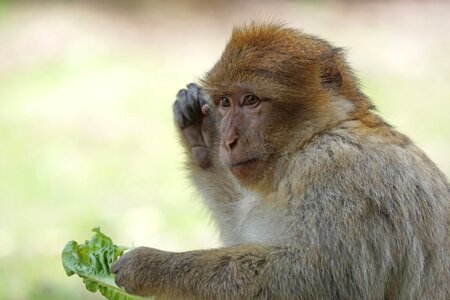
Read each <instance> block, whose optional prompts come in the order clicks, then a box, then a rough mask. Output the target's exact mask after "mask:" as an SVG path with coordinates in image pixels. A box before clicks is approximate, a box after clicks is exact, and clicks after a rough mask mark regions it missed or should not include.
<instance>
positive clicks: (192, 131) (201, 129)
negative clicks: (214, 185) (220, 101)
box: [173, 83, 212, 169]
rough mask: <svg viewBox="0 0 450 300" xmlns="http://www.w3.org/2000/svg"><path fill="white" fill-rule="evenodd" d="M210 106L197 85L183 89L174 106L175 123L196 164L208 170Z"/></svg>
mask: <svg viewBox="0 0 450 300" xmlns="http://www.w3.org/2000/svg"><path fill="white" fill-rule="evenodd" d="M209 111H210V108H209V105H208V104H207V102H206V95H205V93H204V91H203V90H202V89H201V88H200V87H199V86H198V85H197V84H195V83H190V84H188V86H187V89H181V90H180V91H179V92H178V94H177V100H176V101H175V103H174V104H173V113H174V115H175V122H176V124H177V126H178V127H179V128H180V130H181V132H182V135H183V137H184V139H185V140H186V142H187V144H188V146H189V148H190V149H191V155H192V160H193V161H194V163H196V164H197V165H199V166H200V167H202V168H203V169H206V168H207V167H209V166H210V165H211V160H210V157H209V147H210V146H211V134H212V122H211V119H210V116H209Z"/></svg>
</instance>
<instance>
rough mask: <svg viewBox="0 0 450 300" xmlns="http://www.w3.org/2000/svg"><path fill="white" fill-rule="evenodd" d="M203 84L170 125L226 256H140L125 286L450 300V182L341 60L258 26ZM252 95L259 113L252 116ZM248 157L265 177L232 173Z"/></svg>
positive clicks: (187, 96)
mask: <svg viewBox="0 0 450 300" xmlns="http://www.w3.org/2000/svg"><path fill="white" fill-rule="evenodd" d="M202 84H203V88H204V90H205V91H206V92H207V94H205V93H204V92H203V91H202V90H201V89H200V88H199V87H198V86H196V85H194V84H191V85H189V86H188V89H187V90H182V91H180V93H179V94H178V99H177V101H176V102H175V104H174V113H175V118H176V123H177V126H178V127H179V128H180V134H181V136H182V142H183V144H184V146H185V148H186V150H187V151H188V153H190V155H189V156H190V157H191V160H190V161H189V162H188V168H189V169H190V170H191V172H192V179H193V181H194V183H195V184H196V186H197V187H198V190H199V192H200V193H201V194H202V196H203V198H204V199H205V203H206V204H207V206H208V207H209V208H210V209H211V212H212V214H213V217H214V219H215V220H216V221H217V225H218V227H219V229H220V231H221V237H222V239H223V241H224V243H225V244H226V245H227V246H226V247H224V248H218V249H210V250H198V251H191V252H184V253H170V252H164V251H159V250H156V249H151V248H138V249H136V250H133V251H131V252H129V253H127V254H125V255H124V256H123V257H122V258H121V259H120V260H119V262H118V263H117V264H116V265H114V267H113V272H115V273H116V274H117V275H116V282H117V283H118V284H119V285H122V286H124V287H125V289H126V290H128V291H129V292H131V293H136V294H141V295H158V296H160V297H166V298H171V299H172V298H181V299H450V290H449V284H450V229H449V227H450V186H449V184H448V182H447V179H446V178H445V176H444V175H443V174H442V173H441V172H440V171H439V170H438V168H437V167H436V166H435V165H434V164H433V163H432V162H431V161H430V160H429V159H428V158H427V157H426V155H425V154H424V153H423V152H422V151H421V150H420V149H418V148H417V147H416V146H415V145H414V144H413V143H412V142H411V141H410V140H409V139H408V138H407V137H405V136H404V135H402V134H401V133H399V132H397V131H395V130H394V129H393V128H392V127H391V126H390V125H388V124H387V123H386V122H385V121H383V120H382V119H381V118H380V117H379V116H377V115H376V114H374V112H373V109H374V106H373V105H372V104H371V102H370V101H369V100H368V99H367V97H366V96H365V95H364V94H363V93H362V92H361V91H360V89H359V87H358V84H357V81H356V79H355V76H354V75H353V73H352V71H351V69H350V68H349V67H348V64H347V63H346V61H345V58H344V56H343V51H342V50H341V49H338V48H335V47H333V46H332V45H330V44H329V43H327V42H325V41H323V40H321V39H318V38H316V37H314V36H311V35H307V34H304V33H302V32H300V31H298V30H295V29H292V28H289V27H286V26H283V25H280V24H275V23H270V24H257V23H252V24H250V25H248V26H243V27H239V28H237V29H235V30H234V31H233V34H232V36H231V39H230V41H229V43H228V45H227V47H226V49H225V51H224V53H223V55H222V57H221V59H220V60H219V62H218V63H217V64H216V65H215V66H214V67H213V68H212V69H211V71H209V72H208V74H207V75H206V77H205V79H204V80H203V81H202ZM248 93H251V94H252V95H256V96H257V97H258V99H260V100H261V101H260V102H258V103H257V104H256V105H254V106H248V107H247V106H245V105H243V104H242V103H243V102H242V99H244V98H245V95H247V94H248ZM221 97H227V99H229V100H230V103H231V105H230V106H229V107H228V106H227V107H224V106H221V104H220V103H221V102H220V99H221ZM249 155H253V156H252V157H256V158H257V160H256V162H257V164H256V166H257V168H256V167H255V168H253V167H247V168H245V167H244V170H245V172H233V168H235V167H234V165H233V163H232V162H233V161H238V162H240V161H243V160H245V159H246V158H248V157H249ZM246 165H247V164H244V166H246ZM247 166H248V165H247ZM249 166H253V165H252V164H250V165H249ZM256 170H257V171H256Z"/></svg>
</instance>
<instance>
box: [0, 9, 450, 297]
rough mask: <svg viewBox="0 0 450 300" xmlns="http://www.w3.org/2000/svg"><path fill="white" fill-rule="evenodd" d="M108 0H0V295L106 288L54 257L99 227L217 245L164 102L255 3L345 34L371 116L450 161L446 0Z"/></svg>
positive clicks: (152, 239)
mask: <svg viewBox="0 0 450 300" xmlns="http://www.w3.org/2000/svg"><path fill="white" fill-rule="evenodd" d="M144 2H145V3H144ZM115 3H116V4H117V3H119V4H117V5H114V6H112V5H111V4H110V3H109V1H95V2H94V3H92V2H91V1H39V2H36V1H0V195H1V198H0V199H1V200H0V299H7V300H10V299H50V300H51V299H100V296H98V295H94V294H90V293H89V292H87V291H85V289H84V287H83V286H82V284H81V282H79V281H78V280H74V279H73V278H67V277H66V275H65V273H64V270H63V268H62V266H61V263H60V253H61V251H62V249H63V247H64V245H65V243H66V242H67V241H69V240H72V239H74V240H82V239H83V238H85V237H86V232H88V230H89V229H90V228H92V227H94V226H101V228H102V229H103V230H104V231H105V232H108V233H109V235H110V236H111V237H112V238H113V239H114V241H115V242H117V243H118V244H121V245H130V244H132V243H134V244H135V245H136V246H139V245H149V246H152V247H157V248H162V249H167V250H174V251H177V250H189V249H194V248H200V247H214V246H216V245H218V241H217V237H216V234H215V231H214V227H213V225H212V224H210V222H209V219H208V216H207V214H206V213H204V212H203V209H202V205H201V203H200V201H198V197H197V196H196V194H195V192H194V191H193V189H192V187H191V185H190V184H189V181H188V180H187V177H186V173H185V171H184V170H183V164H182V160H183V153H182V149H181V148H180V147H179V146H178V143H177V135H176V132H175V130H174V127H173V125H172V115H171V104H172V101H173V99H174V95H175V93H176V92H177V90H178V89H179V88H181V87H183V86H184V85H185V84H186V83H188V82H190V81H195V80H196V79H198V78H199V77H200V76H202V74H203V72H205V71H206V70H208V68H209V67H211V66H212V64H213V63H214V61H215V60H216V59H217V58H218V57H219V55H220V52H221V50H222V48H223V46H224V44H225V42H226V39H227V38H228V35H229V32H230V30H231V28H232V26H233V24H234V23H236V22H242V21H246V20H248V19H249V17H250V16H256V17H260V18H272V19H273V18H279V19H283V20H286V21H287V22H288V23H289V24H292V25H293V26H296V27H301V28H304V29H305V31H308V32H312V33H316V34H318V35H321V36H323V37H324V38H327V39H330V40H331V41H334V42H338V43H339V46H346V47H347V48H348V50H349V52H350V55H349V57H350V61H351V62H352V64H353V65H354V66H355V68H356V69H357V70H358V72H357V73H359V75H360V77H361V78H362V82H363V83H364V85H363V89H364V91H365V92H366V93H367V94H368V95H369V96H371V97H372V98H373V99H374V102H375V104H376V105H377V106H378V108H379V111H380V113H381V114H382V115H383V116H384V117H385V118H386V119H387V120H388V121H389V122H390V123H392V124H393V125H395V126H397V127H398V128H399V129H400V130H401V131H403V132H405V133H407V134H408V135H410V136H411V137H412V138H413V139H414V140H415V141H416V142H417V143H418V144H419V146H421V147H422V148H424V149H425V151H426V152H427V153H428V154H429V155H430V157H431V158H432V159H433V160H434V161H435V162H436V163H437V164H438V165H439V166H440V167H441V168H442V169H443V171H444V172H445V173H446V174H447V175H448V174H450V160H449V157H448V149H449V143H450V142H449V136H450V119H449V118H448V112H449V108H450V104H449V101H448V99H449V98H450V90H449V88H448V82H447V81H448V78H449V75H450V62H449V58H448V53H449V51H450V37H449V36H448V32H449V31H450V21H449V20H450V6H449V4H448V3H445V2H426V3H419V2H404V1H403V2H399V3H390V4H389V5H387V4H383V3H378V2H377V3H378V4H376V3H369V2H364V3H362V4H361V3H360V4H358V3H340V2H335V1H332V2H328V1H323V2H320V3H319V4H316V3H312V2H310V1H308V2H299V1H279V2H276V3H275V4H274V3H271V2H269V1H267V2H264V1H262V2H261V1H248V2H247V1H246V2H245V3H244V2H238V1H233V2H217V3H218V4H211V3H209V4H207V5H206V4H205V5H204V6H203V5H202V3H204V2H202V1H195V2H188V1H175V2H171V1H169V2H166V3H165V4H163V2H162V1H161V2H158V1H140V2H135V3H133V4H130V3H131V2H128V1H120V2H119V1H115ZM125 3H127V4H125ZM136 3H138V4H136ZM224 3H226V5H224ZM239 3H240V4H239ZM130 5H131V6H130ZM136 5H138V6H136ZM223 5H224V6H223ZM349 15H351V16H352V18H351V19H350V18H348V16H349Z"/></svg>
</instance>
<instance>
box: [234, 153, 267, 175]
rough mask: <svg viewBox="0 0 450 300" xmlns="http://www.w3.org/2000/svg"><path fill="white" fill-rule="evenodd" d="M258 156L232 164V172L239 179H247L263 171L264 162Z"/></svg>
mask: <svg viewBox="0 0 450 300" xmlns="http://www.w3.org/2000/svg"><path fill="white" fill-rule="evenodd" d="M262 162H263V161H262V160H260V159H258V158H251V159H246V160H242V161H239V162H237V163H233V164H231V165H230V170H231V173H233V175H234V176H236V177H237V178H238V179H241V180H247V179H249V178H253V177H254V176H255V174H258V173H259V172H261V171H262V168H263V166H264V164H263V163H262Z"/></svg>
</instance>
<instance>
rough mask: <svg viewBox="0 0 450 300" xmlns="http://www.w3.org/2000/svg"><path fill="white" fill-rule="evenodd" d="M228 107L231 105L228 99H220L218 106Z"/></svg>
mask: <svg viewBox="0 0 450 300" xmlns="http://www.w3.org/2000/svg"><path fill="white" fill-rule="evenodd" d="M230 105H231V102H230V99H228V98H227V97H220V99H219V106H221V107H230Z"/></svg>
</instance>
